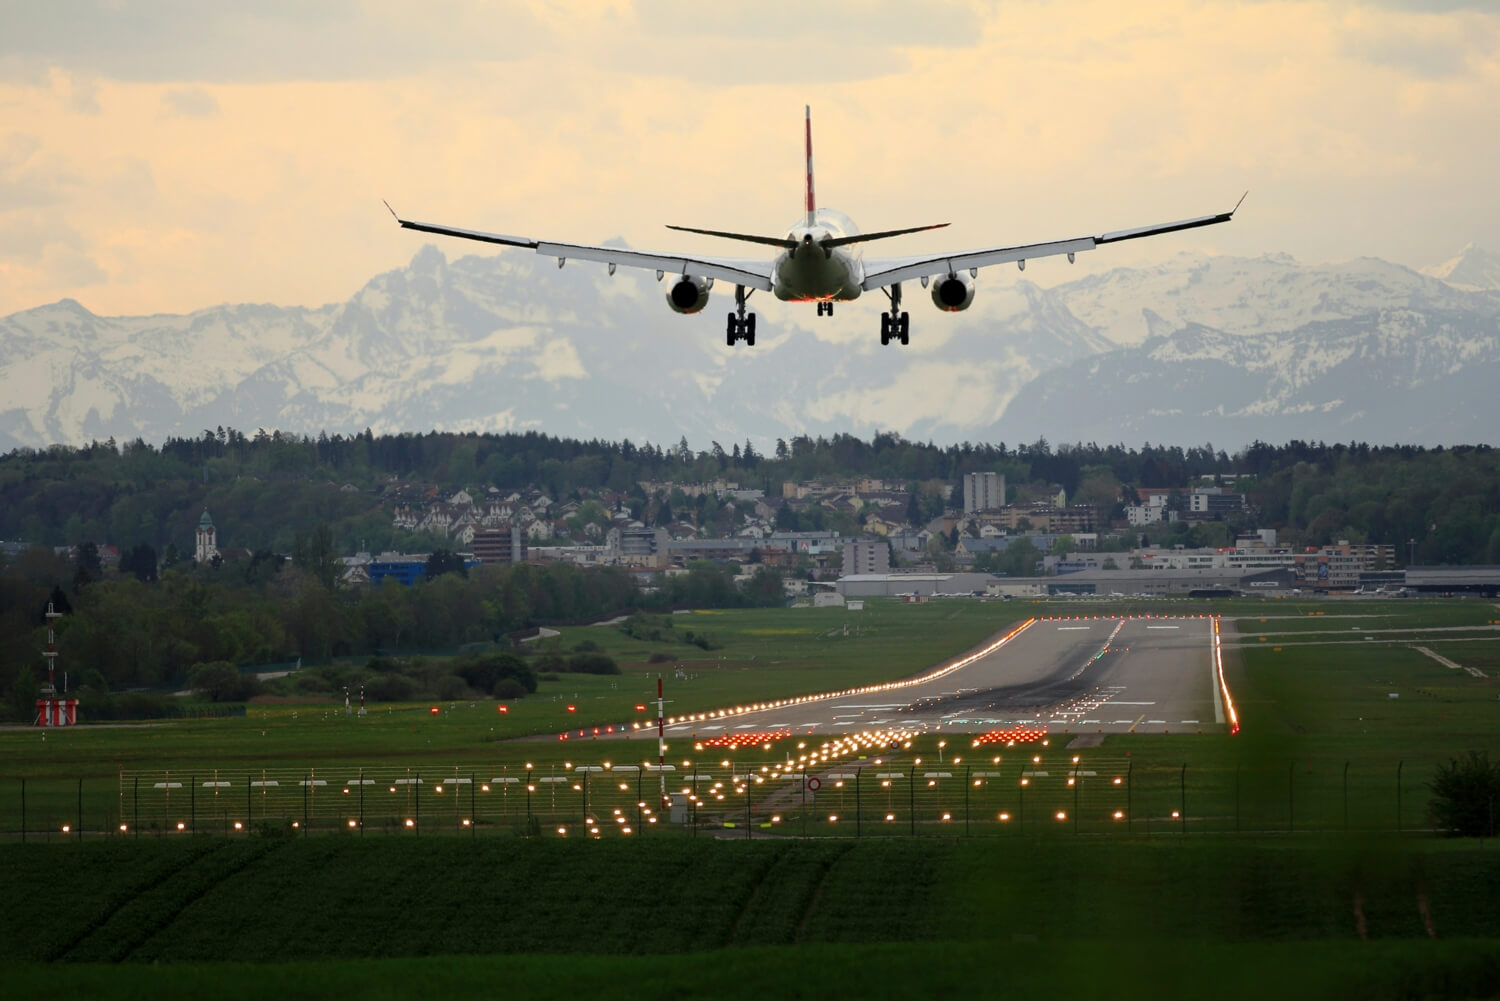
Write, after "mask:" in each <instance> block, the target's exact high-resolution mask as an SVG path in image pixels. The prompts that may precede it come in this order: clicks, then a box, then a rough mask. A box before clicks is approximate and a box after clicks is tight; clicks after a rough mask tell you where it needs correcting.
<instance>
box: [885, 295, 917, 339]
mask: <svg viewBox="0 0 1500 1001" xmlns="http://www.w3.org/2000/svg"><path fill="white" fill-rule="evenodd" d="M885 294H886V298H888V299H890V300H891V311H890V312H889V313H881V314H880V343H881V344H889V343H890V342H891V341H900V342H901V343H902V344H907V343H909V342H910V341H911V314H910V313H903V312H901V283H900V282H896V283H895V284H894V285H892V286H891V287H890V288H889V289H887V290H885Z"/></svg>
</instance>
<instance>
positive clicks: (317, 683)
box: [292, 674, 333, 695]
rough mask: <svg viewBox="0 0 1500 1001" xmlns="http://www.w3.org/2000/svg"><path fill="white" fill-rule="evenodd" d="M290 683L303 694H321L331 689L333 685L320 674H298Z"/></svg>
mask: <svg viewBox="0 0 1500 1001" xmlns="http://www.w3.org/2000/svg"><path fill="white" fill-rule="evenodd" d="M292 685H293V687H294V688H295V689H296V690H297V691H299V692H301V693H302V694H304V695H323V694H326V693H328V692H331V691H333V686H332V685H330V684H329V683H328V679H327V678H325V677H323V676H322V675H321V674H299V675H297V680H296V681H294V682H293V683H292Z"/></svg>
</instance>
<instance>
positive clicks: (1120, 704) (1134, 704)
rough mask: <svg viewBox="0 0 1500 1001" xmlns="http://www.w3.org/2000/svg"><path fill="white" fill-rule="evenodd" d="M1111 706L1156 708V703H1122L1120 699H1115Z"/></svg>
mask: <svg viewBox="0 0 1500 1001" xmlns="http://www.w3.org/2000/svg"><path fill="white" fill-rule="evenodd" d="M1110 705H1112V706H1154V705H1156V703H1155V702H1123V701H1121V700H1119V699H1115V700H1113V701H1111V702H1110Z"/></svg>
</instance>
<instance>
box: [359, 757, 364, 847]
mask: <svg viewBox="0 0 1500 1001" xmlns="http://www.w3.org/2000/svg"><path fill="white" fill-rule="evenodd" d="M359 836H360V837H364V836H365V770H364V769H363V768H361V769H360V770H359Z"/></svg>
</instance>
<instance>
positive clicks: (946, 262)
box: [863, 195, 1245, 292]
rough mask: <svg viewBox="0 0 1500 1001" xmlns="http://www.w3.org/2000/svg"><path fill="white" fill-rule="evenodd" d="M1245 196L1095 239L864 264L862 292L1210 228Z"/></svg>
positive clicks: (1232, 211) (1224, 219) (1229, 215)
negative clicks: (1226, 205) (1201, 212)
mask: <svg viewBox="0 0 1500 1001" xmlns="http://www.w3.org/2000/svg"><path fill="white" fill-rule="evenodd" d="M1244 200H1245V196H1244V195H1241V196H1240V200H1239V201H1238V202H1236V203H1235V205H1234V208H1232V209H1230V210H1229V211H1228V212H1221V213H1219V214H1218V215H1205V216H1198V217H1197V218H1194V219H1183V220H1180V221H1178V222H1165V223H1158V224H1157V225H1155V226H1139V227H1137V228H1135V229H1121V230H1116V231H1115V232H1113V233H1101V234H1099V235H1098V236H1080V237H1076V238H1075V239H1072V240H1056V241H1053V242H1051V243H1030V244H1025V245H1022V246H1014V247H991V248H988V249H982V250H966V251H962V252H960V253H956V254H931V255H927V256H923V257H897V258H886V259H877V260H868V259H867V260H866V261H865V281H864V286H863V287H864V289H865V291H867V292H868V291H871V290H873V289H878V288H885V287H886V286H888V285H893V284H895V283H896V282H901V281H908V280H910V279H912V278H924V277H930V276H932V275H940V274H955V273H957V272H959V271H967V270H969V269H971V268H987V267H989V266H990V265H992V264H1006V263H1008V262H1010V261H1020V262H1022V265H1021V266H1022V267H1025V262H1026V261H1027V260H1030V259H1032V258H1036V257H1052V256H1054V255H1057V254H1067V255H1068V256H1069V257H1070V258H1071V257H1072V256H1073V255H1074V254H1077V253H1082V252H1083V251H1085V250H1093V249H1094V248H1095V247H1098V246H1101V245H1103V244H1106V243H1120V242H1122V241H1124V240H1137V239H1140V238H1141V237H1143V236H1158V235H1160V234H1162V233H1175V232H1177V231H1178V230H1184V229H1197V228H1198V227H1199V226H1212V225H1214V224H1216V223H1221V222H1228V221H1229V220H1231V219H1233V218H1234V214H1235V212H1237V211H1239V207H1240V204H1241V203H1242V202H1244Z"/></svg>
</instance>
